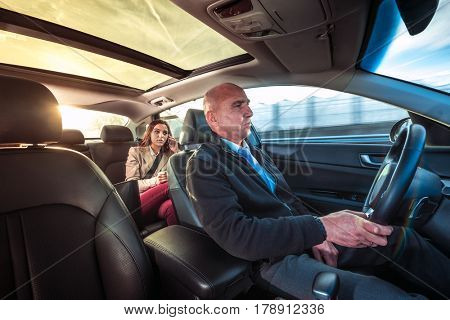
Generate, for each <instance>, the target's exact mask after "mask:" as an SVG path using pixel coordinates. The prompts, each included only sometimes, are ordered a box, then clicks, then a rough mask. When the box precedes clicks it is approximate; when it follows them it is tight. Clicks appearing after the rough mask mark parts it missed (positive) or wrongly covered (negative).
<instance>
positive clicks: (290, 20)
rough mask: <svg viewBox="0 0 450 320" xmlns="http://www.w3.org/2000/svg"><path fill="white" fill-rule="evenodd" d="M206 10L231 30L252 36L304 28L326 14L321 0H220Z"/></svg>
mask: <svg viewBox="0 0 450 320" xmlns="http://www.w3.org/2000/svg"><path fill="white" fill-rule="evenodd" d="M325 3H326V2H325ZM208 13H209V15H211V16H212V17H213V18H214V19H215V20H217V21H218V22H219V23H220V24H222V25H223V26H224V27H225V28H227V29H228V30H230V31H231V32H233V33H234V34H236V35H238V36H239V37H241V38H244V39H253V40H264V39H267V38H273V37H278V36H282V35H286V34H290V33H294V32H298V31H303V30H307V29H310V28H313V27H315V26H318V25H320V24H323V23H325V22H326V21H327V18H328V17H327V10H326V7H325V6H324V3H323V2H322V1H321V0H302V1H299V0H284V1H277V0H231V1H230V0H221V1H218V2H215V3H213V4H212V5H210V6H209V7H208Z"/></svg>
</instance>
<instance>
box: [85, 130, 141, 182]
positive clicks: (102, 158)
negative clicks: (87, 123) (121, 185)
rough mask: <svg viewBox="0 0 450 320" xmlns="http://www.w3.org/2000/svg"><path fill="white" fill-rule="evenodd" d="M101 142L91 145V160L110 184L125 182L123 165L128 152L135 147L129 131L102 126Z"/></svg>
mask: <svg viewBox="0 0 450 320" xmlns="http://www.w3.org/2000/svg"><path fill="white" fill-rule="evenodd" d="M100 137H101V139H102V141H103V142H98V143H91V144H89V148H90V150H91V155H92V160H94V162H95V163H96V164H97V165H98V166H99V167H100V169H102V171H103V172H104V173H105V174H106V176H107V177H108V178H109V180H110V181H111V182H112V183H118V182H122V181H125V163H126V162H127V157H128V151H129V150H130V148H131V147H133V146H135V145H136V142H134V139H133V134H132V133H131V130H130V129H128V128H127V127H124V126H116V125H107V126H103V128H102V132H101V134H100Z"/></svg>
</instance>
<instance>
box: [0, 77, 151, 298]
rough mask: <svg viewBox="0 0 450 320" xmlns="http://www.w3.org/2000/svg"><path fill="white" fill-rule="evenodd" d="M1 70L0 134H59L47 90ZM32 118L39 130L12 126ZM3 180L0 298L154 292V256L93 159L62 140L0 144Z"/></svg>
mask: <svg viewBox="0 0 450 320" xmlns="http://www.w3.org/2000/svg"><path fill="white" fill-rule="evenodd" d="M0 78H1V81H0V103H1V107H0V110H1V115H2V117H1V119H2V121H3V123H4V124H5V120H4V119H5V117H6V119H7V121H6V122H7V126H6V128H7V129H6V130H5V129H4V128H5V126H2V132H1V133H0V141H1V142H9V143H15V142H22V143H44V142H48V141H54V140H57V139H56V138H58V139H59V136H60V134H61V133H60V131H61V127H60V125H61V119H60V115H59V112H58V111H57V109H56V103H55V102H56V100H55V99H54V98H53V95H52V94H51V93H50V92H49V90H48V89H47V88H45V87H44V86H42V85H40V84H37V83H33V82H30V81H26V80H21V79H13V78H10V79H8V78H5V77H0ZM9 81H11V82H9ZM11 92H13V93H15V94H12V93H11ZM29 92H31V97H32V99H31V100H30V98H29V96H28V93H29ZM5 94H6V95H7V96H8V99H7V101H8V103H7V104H4V101H5V99H3V97H4V95H5ZM24 101H26V102H27V103H32V104H33V105H27V103H24ZM41 111H42V114H40V113H41ZM10 113H11V114H13V115H15V117H11V116H10ZM39 114H40V115H39ZM4 116H5V117H4ZM30 119H32V120H33V121H34V123H33V125H32V127H33V129H34V130H30V131H23V130H17V131H16V132H14V133H11V132H10V130H13V129H14V130H15V129H16V128H20V127H22V126H24V123H26V124H27V123H28V121H31V120H30ZM28 129H29V128H28ZM58 130H59V133H58V132H56V131H58ZM0 180H1V186H2V187H1V192H0V203H1V204H2V205H1V206H0V266H1V272H0V298H8V299H32V298H34V299H101V298H109V299H143V298H148V297H149V296H150V295H151V289H152V287H151V286H152V284H153V280H152V278H153V275H152V271H151V263H150V260H149V258H148V256H147V254H146V251H145V248H144V246H143V244H142V241H141V239H140V237H139V234H138V232H137V229H136V226H135V224H134V223H133V221H132V220H131V217H130V214H129V212H128V210H127V209H126V207H125V205H124V203H123V202H122V200H121V199H120V197H119V196H118V194H117V192H116V190H115V189H114V187H113V185H112V184H111V183H110V182H109V180H108V179H107V178H106V176H105V175H104V174H103V172H102V171H101V170H99V168H98V167H97V166H96V165H95V164H94V163H93V162H92V161H91V160H90V159H88V158H87V157H85V156H83V155H81V154H80V153H77V152H73V151H71V150H67V149H62V148H52V147H44V146H38V147H29V148H1V149H0ZM6 186H7V187H6Z"/></svg>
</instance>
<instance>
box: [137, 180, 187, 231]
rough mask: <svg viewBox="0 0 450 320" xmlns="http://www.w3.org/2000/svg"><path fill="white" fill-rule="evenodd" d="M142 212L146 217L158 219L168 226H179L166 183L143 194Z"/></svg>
mask: <svg viewBox="0 0 450 320" xmlns="http://www.w3.org/2000/svg"><path fill="white" fill-rule="evenodd" d="M140 196H141V211H142V215H143V216H144V218H145V217H158V218H159V219H161V220H164V219H165V220H166V222H167V225H169V226H170V225H173V224H177V223H178V222H177V217H176V215H175V209H174V207H173V203H172V200H170V199H169V187H168V183H167V182H164V183H161V184H159V185H157V186H154V187H153V188H150V189H147V190H145V191H144V192H142V193H141V195H140Z"/></svg>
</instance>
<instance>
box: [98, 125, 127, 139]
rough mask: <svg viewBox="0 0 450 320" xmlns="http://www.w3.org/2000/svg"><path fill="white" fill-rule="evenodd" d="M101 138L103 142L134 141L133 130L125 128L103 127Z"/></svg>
mask: <svg viewBox="0 0 450 320" xmlns="http://www.w3.org/2000/svg"><path fill="white" fill-rule="evenodd" d="M100 138H101V139H102V140H103V142H129V141H134V138H133V134H132V133H131V130H130V129H128V128H127V127H124V126H116V125H107V126H103V128H102V132H101V133H100Z"/></svg>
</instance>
